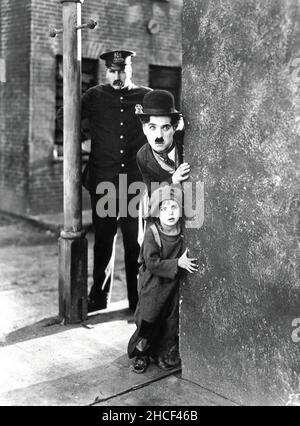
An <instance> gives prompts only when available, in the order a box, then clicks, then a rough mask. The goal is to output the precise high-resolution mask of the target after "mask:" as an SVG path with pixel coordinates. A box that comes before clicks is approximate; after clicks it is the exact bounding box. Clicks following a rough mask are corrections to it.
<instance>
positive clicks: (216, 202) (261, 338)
mask: <svg viewBox="0 0 300 426" xmlns="http://www.w3.org/2000/svg"><path fill="white" fill-rule="evenodd" d="M299 58H300V4H299V2H298V1H297V0H280V1H279V0H221V1H219V0H218V1H217V0H210V1H207V0H184V8H183V112H184V114H185V116H186V118H187V121H188V128H187V131H186V134H185V153H186V160H187V161H189V162H191V164H192V179H194V180H201V181H203V182H204V190H205V201H204V208H205V211H204V224H203V226H202V228H201V229H198V230H195V229H187V230H186V235H185V237H186V242H187V244H188V246H189V247H190V249H191V254H193V255H195V256H197V257H198V258H199V263H200V264H201V269H200V272H199V273H197V274H196V275H195V276H190V277H186V278H185V279H184V280H183V287H182V305H181V331H180V338H181V355H182V359H183V376H184V377H185V378H187V379H189V380H191V381H194V382H197V383H199V384H200V385H203V386H205V387H207V388H210V389H213V390H215V391H216V392H219V393H221V394H223V395H226V396H228V397H229V398H231V399H232V400H234V401H236V402H239V403H242V404H290V403H291V402H292V401H295V398H296V399H297V397H296V396H295V394H297V393H298V394H299V393H300V384H299V375H300V356H299V355H300V342H299V340H300V332H299V330H300V329H298V330H297V329H296V328H295V327H296V324H297V323H298V325H300V320H299V322H297V321H295V322H294V323H293V326H292V321H293V320H294V319H295V318H299V317H300V280H299V269H300V262H299V258H300V256H299V255H300V248H299V243H300V226H299V225H300V216H299V208H300V149H299V148H300V147H299V133H300V126H299V120H300V85H299V83H300V59H299ZM298 72H299V76H298ZM298 404H300V399H299V395H298Z"/></svg>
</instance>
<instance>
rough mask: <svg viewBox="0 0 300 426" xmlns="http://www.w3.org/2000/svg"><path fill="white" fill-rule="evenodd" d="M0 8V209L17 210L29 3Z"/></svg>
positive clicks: (22, 189) (23, 197) (22, 199)
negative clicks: (0, 76)
mask: <svg viewBox="0 0 300 426" xmlns="http://www.w3.org/2000/svg"><path fill="white" fill-rule="evenodd" d="M0 10H1V13H0V19H1V21H0V34H1V35H0V57H1V58H2V59H4V60H5V68H6V82H1V83H0V99H1V102H0V104H1V107H0V126H1V127H0V134H1V138H0V158H1V160H0V166H1V167H0V209H2V210H9V211H12V212H15V213H19V212H24V211H26V208H27V201H28V198H27V195H28V155H29V153H28V131H29V54H28V53H29V49H30V2H27V1H26V2H20V1H18V0H2V1H1V3H0Z"/></svg>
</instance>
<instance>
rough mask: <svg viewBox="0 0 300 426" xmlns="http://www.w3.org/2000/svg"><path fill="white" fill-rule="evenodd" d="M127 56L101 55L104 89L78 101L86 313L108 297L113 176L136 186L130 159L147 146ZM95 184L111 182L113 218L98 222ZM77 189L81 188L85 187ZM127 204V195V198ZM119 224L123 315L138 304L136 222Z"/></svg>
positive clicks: (124, 220) (134, 167)
mask: <svg viewBox="0 0 300 426" xmlns="http://www.w3.org/2000/svg"><path fill="white" fill-rule="evenodd" d="M133 56H135V52H132V51H129V50H117V51H110V52H106V53H103V54H102V55H101V56H100V58H101V59H102V60H104V61H105V65H106V67H107V72H106V77H107V81H108V84H101V85H98V86H95V87H92V88H90V89H89V90H87V91H86V93H85V94H84V95H83V98H82V106H81V117H82V119H85V118H86V119H88V120H89V125H90V134H91V152H90V157H89V163H88V173H87V174H86V176H85V180H88V186H89V187H88V189H89V192H90V196H91V204H92V211H93V225H94V229H95V243H94V270H93V280H94V283H93V286H92V288H91V291H90V294H89V299H88V311H89V312H92V311H96V310H100V309H105V308H106V307H107V303H108V296H109V294H110V284H111V282H110V281H111V273H112V269H113V268H112V267H111V264H112V262H110V259H111V256H112V249H113V244H114V237H115V235H116V232H117V220H118V218H117V216H118V210H119V201H120V199H119V191H118V188H119V175H120V174H126V177H127V187H128V186H129V185H130V183H132V182H135V181H142V177H141V174H140V172H139V169H138V167H137V164H136V154H137V152H138V150H139V149H140V148H141V147H142V146H143V145H144V144H145V143H146V142H147V140H146V138H145V136H144V133H143V130H142V125H141V123H140V121H139V119H138V117H137V116H136V114H135V105H136V104H140V103H141V102H142V100H143V97H144V95H145V94H146V93H147V92H148V91H150V90H151V89H149V88H147V87H141V86H136V85H135V84H134V83H133V82H132V79H131V78H132V65H131V58H132V57H133ZM101 182H111V183H113V184H114V186H115V188H116V194H117V198H116V204H117V209H116V216H114V217H99V215H98V214H97V211H96V206H97V203H98V201H99V199H100V198H101V197H102V196H103V194H102V195H100V194H99V195H98V194H96V188H97V185H98V184H99V183H101ZM83 184H85V185H87V182H83ZM112 196H113V195H112ZM132 197H133V195H132V196H131V198H132ZM129 202H130V195H128V196H127V203H129ZM127 205H128V204H127ZM119 220H120V226H121V231H122V235H123V242H124V251H125V271H126V280H127V293H128V301H129V309H131V310H135V307H136V304H137V299H138V295H137V273H138V263H137V259H138V255H139V244H138V242H137V238H138V218H133V217H130V216H129V215H127V217H120V219H119Z"/></svg>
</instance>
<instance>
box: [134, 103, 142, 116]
mask: <svg viewBox="0 0 300 426" xmlns="http://www.w3.org/2000/svg"><path fill="white" fill-rule="evenodd" d="M135 113H136V114H143V107H142V105H140V104H136V106H135Z"/></svg>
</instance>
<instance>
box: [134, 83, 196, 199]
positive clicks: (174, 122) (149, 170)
mask: <svg viewBox="0 0 300 426" xmlns="http://www.w3.org/2000/svg"><path fill="white" fill-rule="evenodd" d="M136 109H137V112H136V113H137V115H138V116H139V117H140V120H141V122H142V124H143V131H144V134H145V135H146V137H147V140H148V144H146V145H144V146H143V147H142V148H141V149H140V150H139V151H138V153H137V164H138V167H139V169H140V171H141V173H142V176H143V180H144V182H145V184H146V185H147V189H148V195H149V196H150V195H151V193H152V192H153V190H154V189H155V188H154V187H153V188H152V189H151V184H152V185H153V184H156V185H157V184H160V183H161V182H168V183H169V184H171V183H173V184H178V183H181V182H183V181H185V180H186V179H188V178H189V172H190V165H189V164H188V163H185V162H182V157H183V152H182V148H183V147H182V144H180V143H178V142H177V141H176V137H175V136H176V135H175V133H176V131H177V130H179V125H180V124H181V123H180V122H182V117H181V114H180V112H178V111H176V110H175V103H174V97H173V95H172V93H170V92H168V91H167V90H159V89H157V90H153V91H151V92H148V93H147V94H146V95H145V97H144V99H143V106H141V105H138V106H137V107H136Z"/></svg>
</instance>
